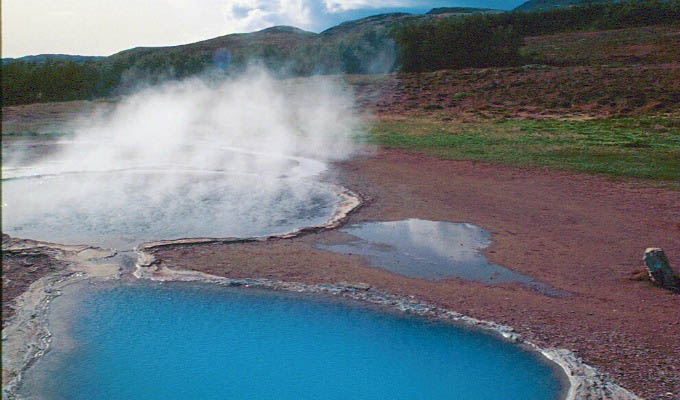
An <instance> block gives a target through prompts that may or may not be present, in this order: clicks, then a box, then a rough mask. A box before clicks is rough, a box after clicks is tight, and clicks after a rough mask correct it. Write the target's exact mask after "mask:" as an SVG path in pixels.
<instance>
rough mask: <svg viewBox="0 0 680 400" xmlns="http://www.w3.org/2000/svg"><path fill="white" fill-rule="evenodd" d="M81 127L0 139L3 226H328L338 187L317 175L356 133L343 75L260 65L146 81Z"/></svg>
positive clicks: (203, 233)
mask: <svg viewBox="0 0 680 400" xmlns="http://www.w3.org/2000/svg"><path fill="white" fill-rule="evenodd" d="M74 126H75V129H74V131H75V133H74V135H73V136H72V137H69V138H67V139H49V140H44V139H26V140H22V141H15V142H11V143H3V180H2V192H3V205H2V206H3V209H2V211H3V221H2V229H3V232H5V233H8V234H10V235H12V236H16V237H21V238H31V239H38V240H45V241H51V242H57V243H66V244H90V245H96V246H101V247H111V248H117V249H131V248H133V247H134V246H135V245H136V244H139V243H141V242H144V241H150V240H160V239H177V238H187V237H246V236H260V235H268V234H275V233H281V232H287V231H290V230H293V229H295V228H296V227H299V226H308V225H317V224H321V223H323V222H325V220H327V219H328V218H329V217H330V216H331V215H332V214H333V212H334V211H335V208H336V204H337V202H338V196H337V194H336V193H335V192H334V189H333V188H332V187H331V186H329V185H327V184H325V183H323V182H322V181H321V180H320V177H319V174H320V173H321V172H323V171H324V170H325V169H326V163H327V162H328V161H332V160H340V159H344V158H346V157H349V156H351V155H352V154H353V153H354V152H355V151H356V150H357V149H358V148H357V146H358V145H357V141H356V140H354V139H355V136H356V134H357V132H359V131H360V123H359V119H358V118H357V117H356V115H355V114H354V111H353V107H352V97H351V93H349V92H348V91H346V90H345V89H343V87H342V86H340V85H339V84H338V83H336V82H333V81H331V80H329V79H324V78H314V79H305V80H275V79H272V78H271V77H270V76H269V75H268V74H267V73H266V72H264V71H262V70H251V71H249V72H248V73H246V74H244V75H242V76H240V77H239V78H232V79H224V78H222V79H216V78H215V77H212V78H201V79H199V78H194V79H189V80H184V81H180V82H172V83H168V84H164V85H162V86H159V87H152V88H146V89H143V90H140V91H138V92H137V93H136V94H134V95H131V96H128V97H126V98H123V99H121V100H120V101H118V102H116V103H114V104H113V105H112V106H110V107H102V108H100V109H98V110H97V111H96V112H95V113H91V114H89V115H87V116H81V117H80V118H79V119H78V120H77V121H74Z"/></svg>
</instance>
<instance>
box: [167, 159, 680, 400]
mask: <svg viewBox="0 0 680 400" xmlns="http://www.w3.org/2000/svg"><path fill="white" fill-rule="evenodd" d="M336 177H337V179H338V180H339V182H341V183H343V184H344V185H346V186H348V187H350V188H352V189H354V190H356V191H358V192H359V193H362V194H363V195H364V196H366V198H367V199H368V202H367V204H366V205H365V206H364V207H363V208H361V209H360V210H359V211H358V212H356V213H355V214H353V215H352V217H351V221H350V222H358V221H365V220H396V219H402V218H422V219H431V220H445V221H466V222H472V223H475V224H478V225H480V226H482V227H485V228H486V229H488V230H490V231H491V232H492V234H493V240H494V244H493V245H492V246H491V247H490V248H489V249H488V251H487V256H488V257H489V258H490V259H491V260H492V261H493V262H495V263H499V264H502V265H504V266H507V267H510V268H512V269H514V270H517V271H520V272H522V273H525V274H530V275H532V276H534V277H536V278H537V279H539V280H541V281H543V282H546V283H549V284H551V285H553V286H555V287H557V288H560V289H564V290H567V291H569V292H572V293H573V295H572V296H569V297H564V298H554V297H546V296H544V295H542V294H540V293H537V292H534V291H531V290H528V289H525V288H523V287H517V286H505V287H501V286H485V285H483V284H479V283H474V282H466V281H461V280H455V279H452V280H448V281H442V282H431V281H424V280H420V279H414V278H407V277H403V276H398V275H394V274H390V273H388V272H385V271H383V270H380V269H376V268H371V267H368V266H367V265H366V264H365V262H364V261H363V260H362V259H361V258H360V257H359V256H347V255H339V254H334V253H330V252H326V251H322V250H318V249H314V248H312V245H313V244H314V243H317V242H320V241H332V240H335V239H338V237H339V236H340V235H341V234H339V233H337V232H323V233H319V234H311V235H306V236H303V237H300V238H296V239H292V240H291V239H289V240H276V241H271V242H267V243H247V244H231V245H223V244H222V245H220V244H211V245H196V246H189V245H185V246H178V247H175V248H165V249H162V250H158V252H157V256H158V258H159V259H160V260H161V263H162V264H165V265H169V266H174V267H182V268H191V269H197V270H201V271H205V272H208V273H212V274H217V275H223V276H229V277H268V278H274V279H283V280H291V281H302V282H307V283H319V282H339V281H361V282H367V283H370V284H371V285H373V286H375V287H378V288H381V289H385V290H388V291H391V292H395V293H400V294H412V295H415V296H417V297H418V298H420V299H423V300H427V301H430V302H433V303H436V304H439V305H441V306H445V307H448V308H450V309H453V310H456V311H459V312H462V313H465V314H468V315H471V316H474V317H477V318H482V319H490V320H494V321H497V322H501V323H504V324H508V325H511V326H513V327H515V328H517V329H518V330H519V331H520V332H521V333H522V334H523V335H526V336H527V337H528V338H530V339H531V340H533V341H535V342H537V343H539V344H541V345H545V346H555V347H561V348H568V349H572V350H574V351H576V352H577V353H578V354H579V355H580V356H582V357H583V358H584V360H585V361H586V362H588V363H591V364H593V365H595V366H597V367H599V368H601V369H602V370H604V371H606V372H608V373H610V374H611V376H612V377H613V378H614V379H615V381H617V382H618V383H620V384H621V385H623V386H624V387H626V388H628V389H631V390H633V391H634V392H636V393H637V394H639V395H642V396H644V397H647V398H668V397H670V398H679V397H680V317H679V312H680V311H679V310H680V295H677V294H672V293H670V292H667V291H665V290H663V289H659V288H656V287H654V286H652V285H651V283H649V282H646V281H633V280H630V276H631V274H632V273H633V272H634V271H637V270H639V269H640V267H641V265H642V262H641V257H642V254H643V251H644V249H645V247H649V246H659V247H663V248H664V249H665V250H666V251H667V253H668V254H669V255H670V256H671V263H672V264H674V265H676V266H677V265H680V258H679V257H680V193H678V192H677V191H670V190H664V189H659V188H650V187H645V186H641V185H639V184H636V183H632V182H611V181H609V180H607V179H606V178H602V177H594V176H589V175H576V174H573V173H566V172H555V171H548V170H540V169H531V170H529V169H521V168H512V167H507V166H496V165H491V164H484V163H472V162H460V161H450V160H441V159H437V158H434V157H430V156H425V155H420V154H414V153H408V152H405V151H398V150H380V151H378V153H377V154H376V155H375V156H374V157H370V158H366V159H360V160H354V161H350V162H345V163H342V164H339V165H338V166H337V175H336ZM667 393H672V395H667Z"/></svg>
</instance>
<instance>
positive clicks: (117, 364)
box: [20, 282, 562, 400]
mask: <svg viewBox="0 0 680 400" xmlns="http://www.w3.org/2000/svg"><path fill="white" fill-rule="evenodd" d="M76 289H77V290H76ZM71 291H72V292H73V293H71V294H69V295H68V296H61V297H59V298H57V299H56V300H55V301H54V302H53V308H52V311H51V316H50V320H51V324H52V330H53V332H54V338H53V340H54V341H53V346H52V348H53V350H52V351H50V352H48V353H47V354H46V355H45V356H44V357H43V358H42V359H40V360H39V361H38V362H37V363H36V364H34V365H33V367H31V369H29V370H28V372H27V374H26V377H25V379H24V381H23V385H22V388H21V389H20V393H21V394H22V395H24V396H26V397H27V398H50V399H296V400H298V399H504V400H507V399H523V400H528V399H556V398H558V397H559V395H560V390H561V388H562V384H561V381H560V379H559V374H558V372H556V370H555V369H554V368H553V367H552V366H551V365H549V364H547V363H546V362H545V360H542V359H541V357H540V356H539V355H537V354H535V353H533V352H529V351H526V350H524V349H522V348H521V347H519V346H517V345H514V344H512V343H509V342H506V341H503V340H501V339H499V338H498V337H496V336H494V335H491V334H487V333H484V332H480V331H478V330H470V329H467V328H462V327H458V326H453V325H450V324H444V323H441V322H434V321H429V320H425V319H422V318H416V317H412V316H406V315H403V314H396V313H390V312H387V311H384V310H378V309H375V308H371V307H366V306H364V305H358V304H356V303H352V302H347V301H339V300H337V299H330V298H326V297H319V296H309V295H300V294H293V293H279V292H269V291H259V290H255V289H242V288H225V287H220V286H216V285H207V284H205V285H204V284H186V283H171V284H168V283H165V284H157V283H139V282H137V283H124V284H120V283H116V284H114V283H103V284H102V283H98V284H93V283H88V284H79V287H77V288H72V289H71ZM75 310H77V311H78V312H77V313H76V312H75ZM55 321H57V322H55Z"/></svg>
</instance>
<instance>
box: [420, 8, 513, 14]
mask: <svg viewBox="0 0 680 400" xmlns="http://www.w3.org/2000/svg"><path fill="white" fill-rule="evenodd" d="M502 12H504V11H503V10H497V9H495V8H474V7H439V8H433V9H431V10H430V11H428V12H427V13H426V14H428V15H440V14H455V15H464V14H478V13H502Z"/></svg>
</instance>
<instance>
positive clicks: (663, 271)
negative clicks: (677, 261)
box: [644, 247, 680, 293]
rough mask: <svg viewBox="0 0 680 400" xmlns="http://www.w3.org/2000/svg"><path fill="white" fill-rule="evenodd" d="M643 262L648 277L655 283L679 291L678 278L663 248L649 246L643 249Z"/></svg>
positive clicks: (679, 283)
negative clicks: (645, 265)
mask: <svg viewBox="0 0 680 400" xmlns="http://www.w3.org/2000/svg"><path fill="white" fill-rule="evenodd" d="M644 260H645V264H647V272H648V273H649V278H650V279H651V280H652V282H654V284H655V285H657V286H660V287H662V288H664V289H668V290H672V291H674V292H677V293H680V278H678V275H677V274H676V273H675V271H673V268H671V264H670V262H668V257H666V253H664V251H663V249H660V248H657V247H650V248H647V249H646V250H645V256H644Z"/></svg>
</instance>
